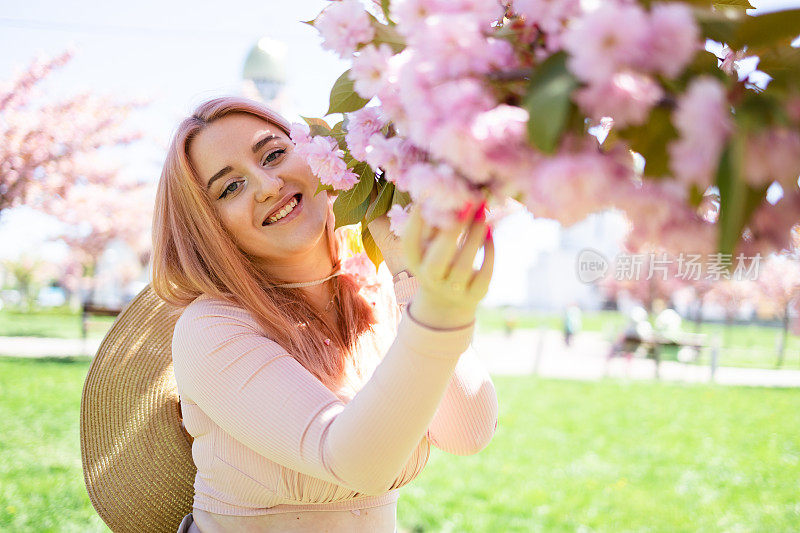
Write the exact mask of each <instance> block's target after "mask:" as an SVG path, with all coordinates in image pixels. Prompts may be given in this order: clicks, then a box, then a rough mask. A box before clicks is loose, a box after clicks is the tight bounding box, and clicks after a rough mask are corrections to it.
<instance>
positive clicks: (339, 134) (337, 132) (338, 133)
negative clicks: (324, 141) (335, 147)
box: [331, 121, 347, 151]
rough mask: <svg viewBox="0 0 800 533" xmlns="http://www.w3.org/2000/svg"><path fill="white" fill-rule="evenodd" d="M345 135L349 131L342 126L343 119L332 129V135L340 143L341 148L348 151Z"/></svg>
mask: <svg viewBox="0 0 800 533" xmlns="http://www.w3.org/2000/svg"><path fill="white" fill-rule="evenodd" d="M345 135H347V132H345V131H344V129H343V128H342V121H339V122H337V123H336V125H334V126H333V128H332V129H331V136H332V137H333V138H335V139H336V142H337V143H338V144H339V148H340V149H341V150H344V151H347V141H345V138H344V137H345Z"/></svg>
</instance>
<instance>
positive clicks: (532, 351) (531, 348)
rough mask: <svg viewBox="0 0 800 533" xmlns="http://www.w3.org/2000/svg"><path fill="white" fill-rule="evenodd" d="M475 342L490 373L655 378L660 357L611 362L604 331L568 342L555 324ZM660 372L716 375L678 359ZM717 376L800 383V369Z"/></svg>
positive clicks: (700, 378)
mask: <svg viewBox="0 0 800 533" xmlns="http://www.w3.org/2000/svg"><path fill="white" fill-rule="evenodd" d="M473 346H474V347H475V350H476V352H477V353H478V356H479V358H480V359H481V361H482V362H483V363H484V364H485V365H486V368H487V369H488V370H489V373H490V374H500V375H502V374H508V375H518V374H528V375H530V374H536V375H539V376H543V377H553V378H564V379H584V380H598V379H602V378H603V377H611V378H625V379H633V380H643V379H644V380H647V379H654V378H655V363H654V361H652V360H650V359H637V358H634V359H631V360H630V361H628V360H625V359H623V358H619V357H617V358H614V359H612V360H611V361H609V362H607V361H606V354H607V353H608V351H609V348H610V343H609V342H608V341H607V340H605V339H604V338H603V336H602V335H601V334H600V333H593V332H584V333H581V334H579V335H576V336H575V337H574V338H573V343H572V346H569V347H567V346H565V344H564V340H563V336H562V334H561V332H559V331H554V330H516V331H514V333H512V334H511V335H510V336H507V335H505V334H503V333H502V332H496V333H495V332H492V333H476V335H475V339H474V341H473ZM659 375H660V379H662V380H664V381H683V382H692V383H698V382H700V383H707V382H710V381H711V380H712V379H711V378H712V377H711V368H710V367H709V366H707V365H695V364H683V363H679V362H677V361H662V362H661V365H660V369H659ZM713 381H714V382H715V383H718V384H720V385H755V386H769V387H800V370H773V369H760V368H735V367H718V368H717V369H716V371H715V372H714V376H713Z"/></svg>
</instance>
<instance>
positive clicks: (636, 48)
mask: <svg viewBox="0 0 800 533" xmlns="http://www.w3.org/2000/svg"><path fill="white" fill-rule="evenodd" d="M647 20H648V19H647V15H646V13H645V12H644V10H643V9H642V8H641V7H640V6H639V5H637V4H623V3H621V2H617V1H608V2H604V3H602V4H601V5H600V7H599V8H598V9H596V10H595V11H592V12H590V13H587V14H585V15H583V16H582V17H580V18H578V19H576V20H575V21H574V22H573V23H572V24H571V25H570V26H569V28H568V29H567V31H566V32H565V33H564V40H563V46H564V49H565V50H567V52H569V54H570V57H569V59H568V61H567V66H568V67H569V69H570V71H572V73H573V74H575V76H577V77H578V78H579V79H582V80H584V81H595V82H602V81H603V80H604V79H606V78H608V77H610V76H611V75H612V74H614V72H616V71H618V70H621V69H623V68H626V67H637V66H639V65H641V64H642V61H643V54H644V47H645V44H646V43H647V39H648V37H649V27H648V24H647Z"/></svg>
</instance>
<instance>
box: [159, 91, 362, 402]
mask: <svg viewBox="0 0 800 533" xmlns="http://www.w3.org/2000/svg"><path fill="white" fill-rule="evenodd" d="M231 113H246V114H250V115H253V116H255V117H258V118H261V119H263V120H265V121H267V122H270V123H272V124H274V125H276V126H278V127H279V128H280V129H281V130H283V131H284V132H285V133H286V134H287V135H288V134H289V127H290V124H289V122H288V121H287V120H286V119H284V118H283V117H281V116H280V115H279V114H277V113H276V112H275V111H273V110H271V109H270V108H268V107H267V106H265V105H263V104H261V103H260V102H256V101H253V100H249V99H246V98H241V97H224V98H216V99H213V100H210V101H207V102H205V103H203V104H200V105H199V106H198V107H197V108H196V109H195V110H194V112H193V113H192V115H191V116H190V117H187V118H186V119H184V120H183V121H182V122H181V123H180V124H179V126H178V128H177V130H176V132H175V135H174V137H173V139H172V142H171V143H170V146H169V149H168V152H167V156H166V160H165V162H164V168H163V170H162V172H161V179H160V181H159V184H158V191H157V193H156V205H155V214H154V220H153V263H152V264H153V272H152V274H153V276H152V280H153V281H152V285H153V289H154V290H155V292H156V294H158V295H159V296H160V297H161V298H162V299H164V300H166V301H167V302H168V303H170V304H172V305H173V306H175V307H176V308H178V310H182V309H183V308H184V307H185V306H187V305H188V304H189V303H191V302H192V301H193V300H194V299H195V298H197V297H198V296H200V295H201V294H208V295H210V296H213V297H216V298H220V299H223V300H226V301H229V302H231V303H233V304H234V305H238V306H241V307H243V308H244V309H246V310H247V311H248V312H249V313H250V314H251V315H252V316H253V317H254V318H255V319H256V320H257V321H258V323H259V324H260V325H261V327H262V328H263V330H264V332H265V333H266V335H267V336H268V337H269V338H270V339H272V340H274V341H276V342H277V343H278V344H280V345H281V346H282V347H283V348H285V349H286V350H287V351H288V352H289V353H290V354H291V355H292V357H294V358H295V359H296V360H297V361H298V362H299V363H300V364H302V365H303V366H304V367H305V368H306V369H307V370H308V371H309V372H311V373H312V374H313V375H314V376H316V377H317V378H318V379H319V380H320V381H321V382H322V383H323V384H325V386H326V387H328V388H329V389H331V390H332V391H334V392H335V391H336V390H337V389H338V388H339V387H340V386H341V383H342V379H343V374H344V373H345V372H346V369H347V368H348V367H352V368H356V369H357V370H358V372H359V374H360V373H361V370H360V365H359V364H358V362H356V361H354V354H355V353H356V351H357V350H356V348H357V343H358V340H359V337H360V336H361V335H362V333H364V332H366V331H368V330H369V331H372V332H373V333H374V329H373V324H375V323H376V315H375V312H374V311H373V309H372V307H371V305H370V304H369V303H368V302H367V301H366V300H365V299H364V297H363V296H362V295H361V294H359V285H358V283H357V281H356V279H355V278H354V277H353V276H352V275H350V274H342V275H339V276H335V277H334V278H332V279H331V281H330V283H332V284H333V290H334V295H335V306H336V307H335V309H336V313H337V315H338V318H339V326H338V328H336V327H333V326H332V325H331V324H329V323H328V321H327V320H326V319H325V317H324V314H323V312H322V310H321V309H319V308H317V307H316V306H315V305H313V304H312V303H311V301H310V300H309V299H308V297H307V296H306V294H305V293H304V292H303V291H302V290H301V289H298V288H282V287H274V285H275V284H277V283H280V282H281V281H282V280H277V279H275V278H273V277H271V276H269V275H268V274H267V273H265V272H263V271H262V269H259V268H257V267H256V265H255V262H254V258H252V257H250V256H249V254H247V253H245V252H244V251H243V250H241V249H240V248H239V247H238V246H236V244H235V242H234V240H233V238H232V236H231V235H230V234H229V233H228V232H227V230H225V228H224V227H223V225H222V222H221V219H220V218H219V216H218V214H217V211H216V209H215V208H214V207H213V205H212V203H211V200H210V198H209V197H208V196H207V194H206V193H205V191H204V190H203V187H202V185H201V181H200V178H199V176H198V175H197V172H196V170H195V168H194V167H193V165H192V162H191V160H190V159H189V152H188V149H189V144H190V143H191V142H192V140H193V139H194V138H195V137H196V136H197V135H198V133H199V132H200V131H202V130H203V128H205V127H206V126H207V125H209V124H211V123H212V122H214V121H215V120H218V119H220V118H222V117H224V116H226V115H229V114H231ZM320 194H327V193H320ZM325 231H326V237H327V240H328V250H329V253H330V257H331V260H332V263H333V268H334V270H333V271H334V272H335V271H336V270H338V269H339V268H340V267H341V262H342V258H341V256H340V250H341V249H342V245H343V242H342V236H341V232H340V231H339V230H336V231H334V216H333V209H332V205H331V204H330V202H329V205H328V218H327V222H326V230H325ZM326 338H327V339H329V345H328V344H326V342H325V341H326Z"/></svg>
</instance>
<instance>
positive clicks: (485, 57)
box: [408, 14, 492, 80]
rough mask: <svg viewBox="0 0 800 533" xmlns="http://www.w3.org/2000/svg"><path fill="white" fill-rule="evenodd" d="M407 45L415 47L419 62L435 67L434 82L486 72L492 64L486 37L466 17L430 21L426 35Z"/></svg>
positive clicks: (437, 18)
mask: <svg viewBox="0 0 800 533" xmlns="http://www.w3.org/2000/svg"><path fill="white" fill-rule="evenodd" d="M408 44H409V45H410V46H413V47H414V49H415V50H416V51H417V53H418V58H420V60H424V61H427V62H431V63H432V64H433V65H435V66H434V67H432V68H429V71H430V72H429V75H430V76H431V77H432V79H434V80H443V79H450V78H456V77H459V76H463V75H466V74H470V73H481V72H487V71H488V70H489V67H490V66H491V64H492V58H491V56H490V55H489V54H488V53H487V46H486V37H485V36H484V35H483V32H482V31H481V29H480V27H479V25H478V24H476V23H475V21H474V20H473V19H472V18H471V17H470V16H469V15H466V14H453V15H436V16H432V17H428V19H427V20H426V22H425V28H424V31H419V32H418V33H416V34H414V35H413V36H410V37H409V38H408Z"/></svg>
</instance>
